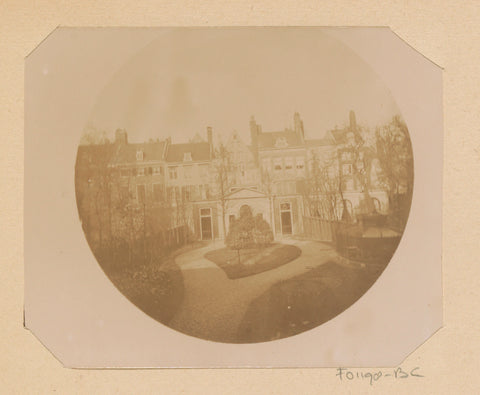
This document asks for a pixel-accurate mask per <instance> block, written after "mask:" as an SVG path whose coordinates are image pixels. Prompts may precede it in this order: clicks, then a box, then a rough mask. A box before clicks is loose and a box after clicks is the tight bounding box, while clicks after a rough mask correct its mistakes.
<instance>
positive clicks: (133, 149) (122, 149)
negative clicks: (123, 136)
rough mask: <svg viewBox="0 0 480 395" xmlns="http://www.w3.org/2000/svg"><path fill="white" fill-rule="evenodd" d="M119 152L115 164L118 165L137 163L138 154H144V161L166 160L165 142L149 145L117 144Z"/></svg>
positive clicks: (149, 143) (115, 156)
mask: <svg viewBox="0 0 480 395" xmlns="http://www.w3.org/2000/svg"><path fill="white" fill-rule="evenodd" d="M115 145H116V147H117V152H116V153H115V155H114V158H113V162H114V163H116V164H122V163H134V162H137V152H138V151H142V152H143V161H147V162H148V161H159V160H163V159H164V151H165V141H155V142H148V143H134V144H115Z"/></svg>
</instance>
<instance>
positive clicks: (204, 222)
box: [200, 208, 213, 240]
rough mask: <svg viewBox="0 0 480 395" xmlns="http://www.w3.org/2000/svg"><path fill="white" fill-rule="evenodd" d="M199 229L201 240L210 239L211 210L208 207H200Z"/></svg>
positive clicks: (211, 234)
mask: <svg viewBox="0 0 480 395" xmlns="http://www.w3.org/2000/svg"><path fill="white" fill-rule="evenodd" d="M200 231H201V236H202V240H212V238H213V229H212V212H211V209H210V208H202V209H201V210H200Z"/></svg>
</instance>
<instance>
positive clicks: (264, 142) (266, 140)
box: [258, 129, 303, 149]
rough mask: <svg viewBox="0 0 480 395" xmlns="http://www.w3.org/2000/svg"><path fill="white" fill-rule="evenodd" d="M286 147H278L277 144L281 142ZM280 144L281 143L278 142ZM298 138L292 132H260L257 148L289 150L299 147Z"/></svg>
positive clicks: (300, 142) (299, 140)
mask: <svg viewBox="0 0 480 395" xmlns="http://www.w3.org/2000/svg"><path fill="white" fill-rule="evenodd" d="M282 139H283V141H284V142H285V143H286V146H283V147H282V146H278V144H277V142H279V140H282ZM280 143H281V141H280ZM301 145H303V144H302V141H301V139H300V136H298V134H297V133H295V132H294V131H293V130H289V129H286V130H284V131H281V132H262V133H259V134H258V148H260V149H261V148H289V147H298V146H301Z"/></svg>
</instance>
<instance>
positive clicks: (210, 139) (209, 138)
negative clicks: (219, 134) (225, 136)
mask: <svg viewBox="0 0 480 395" xmlns="http://www.w3.org/2000/svg"><path fill="white" fill-rule="evenodd" d="M207 141H208V144H210V147H212V146H213V130H212V127H211V126H207Z"/></svg>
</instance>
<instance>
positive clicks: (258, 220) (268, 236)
mask: <svg viewBox="0 0 480 395" xmlns="http://www.w3.org/2000/svg"><path fill="white" fill-rule="evenodd" d="M272 241H273V232H272V230H271V228H270V225H269V224H268V222H267V221H265V220H264V219H263V218H262V217H261V215H257V216H256V217H253V214H252V210H251V209H250V207H249V206H243V207H242V209H241V210H240V218H239V219H237V220H235V221H233V222H231V223H230V229H229V231H228V234H227V238H226V240H225V242H226V244H227V247H229V248H231V249H233V250H240V249H243V248H252V247H257V246H266V245H268V244H270V243H271V242H272Z"/></svg>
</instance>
